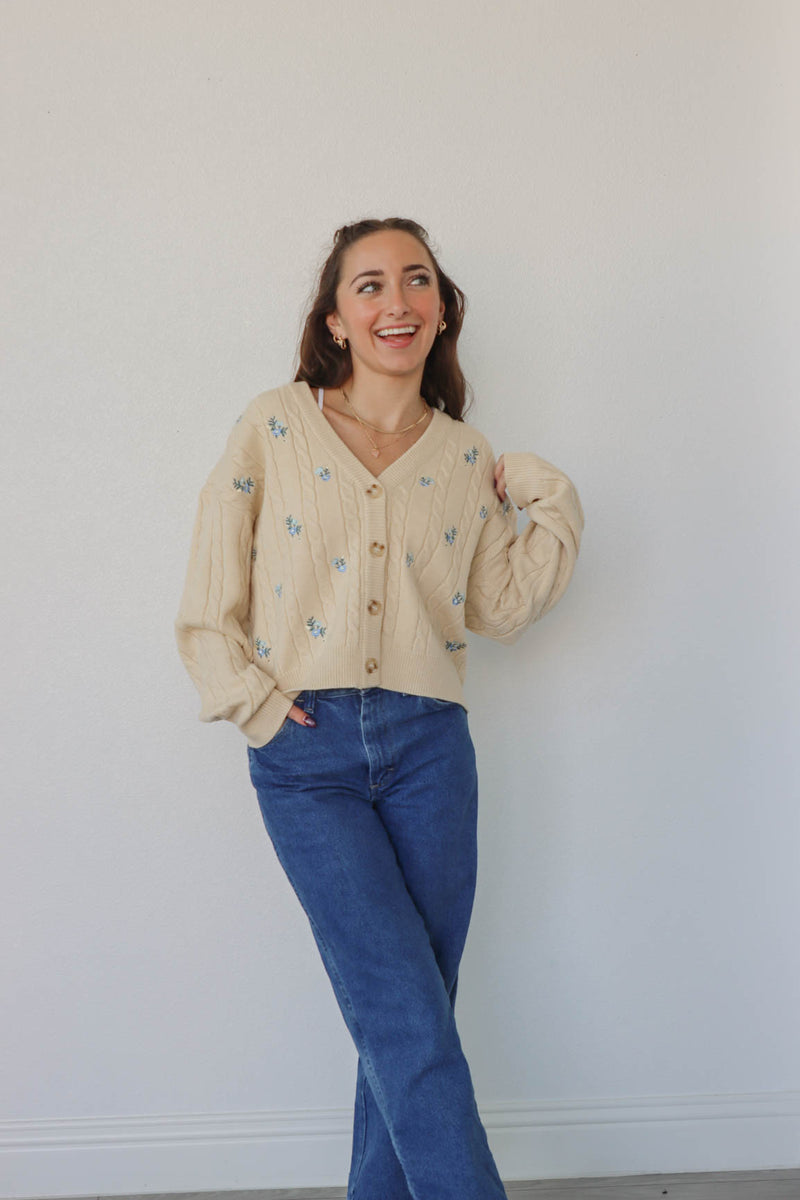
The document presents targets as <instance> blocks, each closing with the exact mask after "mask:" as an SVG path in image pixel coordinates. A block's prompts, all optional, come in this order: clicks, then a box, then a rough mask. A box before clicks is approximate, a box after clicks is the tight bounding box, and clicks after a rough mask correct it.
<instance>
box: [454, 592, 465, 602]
mask: <svg viewBox="0 0 800 1200" xmlns="http://www.w3.org/2000/svg"><path fill="white" fill-rule="evenodd" d="M464 600H465V596H464V593H463V592H456V594H455V596H453V604H463V603H464Z"/></svg>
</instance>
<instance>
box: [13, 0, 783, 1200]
mask: <svg viewBox="0 0 800 1200" xmlns="http://www.w3.org/2000/svg"><path fill="white" fill-rule="evenodd" d="M0 24H1V25H2V30H0V32H2V39H0V40H2V43H3V51H2V53H3V56H4V61H3V63H2V76H3V78H4V81H5V84H6V85H7V92H8V99H7V102H6V104H5V105H4V115H3V123H4V146H5V149H4V152H3V153H4V160H5V162H6V164H7V166H8V167H9V168H10V170H9V172H8V174H9V177H10V188H9V192H8V201H7V221H6V245H5V248H4V249H3V260H4V264H5V268H6V271H7V272H8V273H9V275H10V283H11V286H10V288H8V289H7V290H6V294H5V299H4V301H3V305H4V311H3V313H2V325H3V330H4V341H5V342H6V354H5V361H6V366H5V372H6V374H5V377H4V379H3V381H2V404H3V437H2V443H3V450H4V454H5V456H6V459H7V461H6V463H5V474H4V479H5V480H6V485H5V491H4V495H5V500H4V509H5V519H4V521H3V541H4V552H3V562H4V565H5V568H6V570H5V571H4V575H5V582H4V588H3V591H4V613H5V616H4V621H3V625H4V630H5V633H6V637H7V646H6V649H5V650H4V655H3V666H4V671H3V673H4V679H5V685H4V688H3V693H4V700H3V707H4V712H3V715H2V724H3V737H2V741H3V743H4V749H3V755H4V759H3V768H2V780H3V788H4V793H5V796H4V804H3V814H4V831H3V836H2V860H0V879H2V889H3V893H4V895H3V897H2V902H3V912H4V914H5V919H4V921H3V935H2V936H3V938H4V940H5V942H6V945H5V946H4V947H3V948H2V963H3V967H4V971H6V972H7V986H6V987H5V988H4V993H5V998H4V1004H5V1006H6V1007H5V1012H4V1014H3V1015H2V1019H1V1020H0V1038H2V1040H3V1042H5V1043H6V1045H5V1046H4V1047H3V1048H2V1057H3V1061H4V1062H5V1063H6V1064H7V1066H6V1069H5V1070H4V1071H3V1073H2V1083H0V1088H2V1093H1V1095H0V1115H2V1117H3V1118H4V1119H3V1120H2V1121H0V1143H2V1149H3V1150H4V1153H0V1178H4V1183H3V1185H2V1187H0V1191H2V1193H3V1194H4V1195H15V1196H32V1195H39V1196H42V1195H53V1196H55V1195H70V1194H88V1193H92V1194H100V1193H102V1192H111V1191H113V1192H116V1193H121V1192H126V1191H127V1192H146V1191H151V1192H163V1191H168V1190H176V1191H177V1190H191V1189H206V1188H212V1187H217V1188H223V1187H249V1188H257V1187H277V1186H289V1185H295V1186H301V1185H309V1184H313V1183H318V1184H329V1185H334V1184H342V1183H344V1181H345V1178H346V1173H347V1164H348V1161H349V1137H350V1106H351V1102H352V1095H353V1088H354V1082H355V1065H356V1058H355V1050H354V1048H353V1047H352V1044H351V1043H350V1041H349V1037H348V1035H347V1032H346V1029H345V1027H344V1023H343V1021H342V1020H341V1017H340V1015H339V1011H338V1009H337V1007H336V1004H335V1000H334V997H333V992H332V990H331V988H330V985H329V983H328V981H327V977H326V976H325V974H324V971H323V968H322V965H321V963H320V961H319V959H318V956H317V952H316V947H315V945H314V943H313V939H312V937H311V934H310V931H309V929H308V927H307V924H306V920H305V917H304V915H303V914H302V911H301V910H300V907H299V905H298V903H297V901H296V900H295V898H294V894H293V893H292V892H291V889H290V887H289V884H288V882H287V881H286V879H285V877H284V875H283V873H282V871H281V869H280V867H279V865H278V863H277V859H276V858H275V855H274V852H273V850H272V847H271V844H270V843H269V841H268V839H267V836H266V833H265V832H264V829H263V826H262V823H261V819H260V814H259V812H258V808H257V803H256V798H255V793H254V791H253V790H252V787H251V784H250V781H249V776H248V772H247V762H246V755H245V752H244V749H245V748H244V741H243V739H242V737H241V735H240V734H239V732H238V731H237V730H235V729H234V728H233V727H232V726H227V725H216V726H208V725H203V724H201V723H200V722H199V721H198V720H197V715H196V714H197V709H198V701H197V697H196V694H195V693H194V690H193V688H192V685H191V683H190V681H189V679H188V676H186V674H185V672H184V670H183V667H182V665H181V663H180V660H179V659H178V655H177V651H176V649H175V645H174V641H173V631H172V622H173V619H174V615H175V611H176V608H177V604H178V600H179V596H180V591H181V588H182V584H183V576H184V571H185V566H186V558H187V554H188V549H189V537H190V532H191V523H192V521H193V517H194V508H195V502H196V498H197V493H198V491H199V489H200V487H201V485H202V483H203V481H204V479H205V477H206V475H207V473H208V471H209V470H210V468H211V466H212V465H213V463H214V462H215V461H216V458H217V456H218V454H219V453H220V452H221V449H222V446H223V445H224V441H225V438H226V437H227V433H228V431H229V428H230V425H231V423H232V421H233V420H234V419H235V418H236V416H238V414H239V413H240V412H241V410H242V408H243V407H244V406H245V404H246V403H247V402H248V401H249V400H250V399H251V398H252V397H253V396H254V395H255V394H256V393H258V392H259V391H262V390H263V389H265V388H267V387H272V386H276V385H277V384H279V383H282V382H285V381H287V380H288V379H290V378H291V377H292V375H293V365H294V364H293V355H294V349H295V343H296V338H297V333H298V329H299V326H300V318H301V313H302V309H303V305H304V302H305V300H306V297H307V294H308V291H309V289H310V287H311V285H312V282H313V279H314V274H315V271H316V268H317V266H318V264H319V262H320V261H321V258H322V257H323V255H324V253H325V250H326V247H327V245H328V242H329V239H330V236H331V234H332V232H333V230H334V229H335V228H336V227H337V226H338V225H339V224H341V223H343V222H345V221H348V220H354V219H357V218H359V217H362V216H366V215H390V214H402V215H410V216H413V217H415V218H416V219H417V220H419V221H421V222H422V223H423V224H424V225H426V226H427V227H428V228H429V229H430V231H431V233H432V235H433V237H434V239H435V241H436V243H437V244H438V246H439V248H440V250H441V254H442V259H443V262H444V265H445V267H446V269H448V270H449V271H450V272H451V273H452V275H453V276H454V278H455V279H456V280H457V281H458V282H459V283H460V284H461V286H462V287H463V288H464V289H465V290H466V292H467V295H468V297H469V300H470V309H469V316H468V321H467V324H466V328H465V331H464V335H463V340H462V347H463V362H464V366H465V370H466V372H467V374H468V376H469V378H470V379H471V381H472V383H473V385H474V389H475V395H476V403H475V405H474V406H473V408H472V409H471V410H470V412H469V413H468V414H467V420H469V421H471V422H472V423H473V424H475V425H477V426H478V427H479V428H480V429H482V430H483V432H484V433H486V435H487V436H488V437H489V438H490V441H491V442H492V444H493V447H494V449H495V451H496V453H498V454H499V453H500V452H501V451H503V450H504V449H516V448H520V447H522V448H526V449H530V450H533V451H535V452H537V453H539V454H541V455H543V456H544V457H545V458H547V459H549V460H551V461H553V462H556V463H557V464H558V465H559V466H561V467H562V468H563V469H564V470H565V471H567V473H568V474H570V475H571V477H572V478H573V479H574V480H575V482H576V484H577V486H578V488H579V491H580V494H581V499H582V501H583V505H584V509H585V512H586V531H585V538H584V545H583V550H582V554H581V557H580V560H579V563H578V568H577V571H576V574H575V577H574V579H573V582H572V585H571V587H570V590H569V591H568V593H567V595H566V597H565V598H564V600H563V601H562V602H561V604H560V605H559V607H558V608H557V609H556V610H555V611H554V612H553V613H551V614H550V615H549V616H548V617H546V618H545V620H544V621H543V622H542V623H541V624H540V625H537V626H535V627H534V628H533V629H532V630H531V631H529V633H528V634H527V635H526V637H525V638H524V639H523V640H522V642H520V643H518V645H517V646H516V647H515V648H514V650H513V651H509V649H508V648H504V647H501V646H499V645H496V644H493V643H491V642H486V641H482V640H481V639H479V638H477V637H474V636H472V637H471V641H470V667H469V681H468V693H467V697H468V702H469V704H470V725H471V729H472V733H473V737H474V740H475V743H476V747H477V750H478V755H479V764H480V771H481V780H482V798H481V803H482V810H481V826H480V837H481V850H480V879H479V886H478V894H477V900H476V908H475V913H474V917H473V924H472V928H471V931H470V937H469V940H468V944H467V949H466V953H465V958H464V963H463V968H462V973H461V984H460V990H459V1002H458V1006H457V1007H458V1014H459V1028H460V1030H461V1035H462V1040H463V1043H464V1046H465V1050H466V1052H467V1056H468V1058H469V1060H470V1064H471V1066H472V1070H473V1077H474V1080H475V1085H476V1091H477V1094H478V1101H479V1105H480V1108H481V1112H482V1114H483V1115H484V1118H485V1120H486V1122H487V1127H488V1130H489V1135H490V1140H491V1143H492V1145H493V1147H494V1148H495V1151H496V1153H497V1156H498V1161H499V1165H500V1167H501V1171H502V1173H503V1175H504V1177H505V1178H508V1179H513V1178H524V1177H529V1178H536V1177H547V1176H572V1175H574V1176H578V1175H593V1174H598V1175H602V1174H614V1173H625V1172H648V1171H654V1172H655V1171H667V1170H669V1171H680V1170H687V1171H688V1170H724V1169H742V1168H748V1167H753V1168H756V1167H778V1166H796V1165H798V1164H800V1156H798V1150H797V1147H798V1145H800V1137H799V1136H798V1135H799V1134H800V1120H799V1118H800V1040H799V1039H798V1034H797V1012H798V1010H800V972H799V971H798V955H797V924H798V869H797V866H798V850H797V847H798V835H799V834H800V828H799V825H800V818H799V816H798V813H799V812H800V805H798V797H799V796H800V786H798V785H799V784H800V772H798V737H797V728H798V722H799V720H800V712H799V711H798V695H797V690H798V689H797V678H798V657H799V656H798V637H797V604H798V587H797V584H798V567H797V559H798V553H797V535H798V519H797V513H798V510H799V508H800V494H799V489H798V470H797V450H798V437H797V435H798V424H799V422H798V416H797V413H798V383H799V382H800V380H799V379H798V374H799V372H798V366H800V342H799V341H798V338H797V280H798V269H799V268H800V238H798V227H797V214H798V212H799V211H800V170H799V169H798V154H797V121H798V116H799V115H800V104H799V103H798V100H799V97H798V78H800V72H798V69H797V67H798V36H799V35H800V7H798V5H797V4H796V3H793V2H792V0H749V2H741V0H736V2H734V0H731V2H725V0H691V2H686V0H680V2H677V3H676V2H675V0H662V2H660V3H658V2H653V0H650V2H634V0H604V2H602V3H597V2H595V0H539V2H533V3H530V2H527V3H526V2H522V0H519V2H512V0H500V2H499V3H497V4H494V5H486V4H484V3H477V2H476V0H441V2H438V3H430V2H429V0H428V2H423V0H406V2H405V3H404V4H402V5H400V6H388V7H387V6H385V5H383V6H381V5H378V6H376V5H375V4H374V3H372V0H339V3H338V4H337V5H331V4H329V3H323V2H322V0H299V2H298V0H293V3H292V4H287V3H278V2H277V0H262V2H257V0H224V2H223V0H213V2H212V0H195V2H189V0H166V2H164V0H158V2H156V0H150V2H144V3H142V2H140V3H134V2H132V0H108V2H106V3H101V2H99V0H98V2H83V0H59V2H42V0H5V2H4V3H3V4H2V7H0Z"/></svg>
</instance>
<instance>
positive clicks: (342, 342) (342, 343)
mask: <svg viewBox="0 0 800 1200" xmlns="http://www.w3.org/2000/svg"><path fill="white" fill-rule="evenodd" d="M333 340H334V341H335V342H336V345H337V346H338V347H339V349H340V350H346V349H347V338H343V337H342V336H341V335H340V334H338V333H335V334H334V335H333Z"/></svg>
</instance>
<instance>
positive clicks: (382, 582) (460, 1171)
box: [176, 218, 583, 1200]
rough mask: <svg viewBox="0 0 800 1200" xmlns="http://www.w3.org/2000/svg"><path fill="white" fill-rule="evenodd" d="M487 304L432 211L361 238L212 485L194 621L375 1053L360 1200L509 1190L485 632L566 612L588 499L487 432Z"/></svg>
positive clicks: (220, 701) (356, 1182)
mask: <svg viewBox="0 0 800 1200" xmlns="http://www.w3.org/2000/svg"><path fill="white" fill-rule="evenodd" d="M463 315H464V296H463V293H462V292H461V291H460V289H459V288H457V287H456V285H455V284H454V283H453V282H452V280H450V279H449V278H448V277H447V275H445V274H444V272H443V271H442V269H441V267H440V266H439V264H438V263H437V261H436V258H435V256H434V254H433V252H432V250H431V247H430V245H429V243H428V237H427V234H426V231H425V230H424V229H423V228H422V227H421V226H420V225H418V224H416V223H415V222H414V221H410V220H406V219H401V218H391V219H388V220H383V221H378V220H371V221H361V222H358V223H357V224H354V225H348V226H344V227H343V228H341V229H339V230H338V231H337V233H336V235H335V239H334V244H333V248H332V250H331V253H330V255H329V257H328V259H327V261H326V263H325V265H324V267H323V269H322V272H321V275H320V279H319V286H318V288H317V294H316V298H315V300H314V302H313V306H312V308H311V311H310V313H309V315H308V318H307V320H306V323H305V328H304V332H303V336H302V341H301V347H300V365H299V370H298V372H297V375H296V377H295V380H294V382H293V383H291V384H288V385H286V386H284V387H280V388H275V389H272V390H270V391H267V392H264V393H262V394H261V395H260V396H257V397H256V398H255V399H254V400H253V401H252V402H251V403H250V405H249V407H248V408H247V410H246V411H245V412H244V413H243V414H242V416H241V417H240V418H239V420H238V422H237V423H236V424H235V425H234V427H233V430H232V432H231V434H230V437H229V439H228V445H227V448H226V450H225V453H224V454H223V456H222V458H221V459H220V461H219V463H218V464H217V466H216V467H215V468H214V470H213V471H212V472H211V475H210V476H209V479H208V481H207V483H206V485H205V487H204V488H203V490H202V493H201V497H200V505H199V510H198V514H197V519H196V522H195V528H194V535H193V542H192V551H191V558H190V564H189V569H188V574H187V579H186V586H185V590H184V594H183V599H182V602H181V608H180V612H179V615H178V618H177V621H176V633H177V640H178V646H179V650H180V653H181V656H182V658H183V660H184V662H185V665H186V667H187V669H188V671H189V673H190V675H191V676H192V679H193V680H194V683H195V684H196V686H197V688H198V690H199V692H200V695H201V698H202V708H201V712H200V718H201V720H206V721H215V720H220V719H225V720H230V721H233V722H234V723H235V724H237V725H238V726H239V727H240V729H241V730H242V731H243V733H244V735H245V737H246V739H247V744H248V756H249V764H250V775H251V779H252V782H253V785H254V787H255V789H256V793H257V797H258V802H259V806H260V810H261V814H262V817H263V820H264V824H265V827H266V829H267V832H268V834H269V836H270V838H271V841H272V843H273V845H274V848H275V851H276V853H277V856H278V858H279V860H280V862H281V864H282V866H283V868H284V870H285V872H286V875H287V877H288V879H289V881H290V883H291V885H292V887H293V888H294V890H295V892H296V894H297V896H298V899H299V900H300V903H301V904H302V906H303V908H304V910H305V912H306V914H307V917H308V920H309V922H310V925H311V929H312V931H313V934H314V937H315V939H316V942H317V945H318V947H319V950H320V954H321V956H322V960H323V963H324V966H325V969H326V971H327V973H328V976H329V979H330V982H331V985H332V987H333V990H334V993H335V996H336V999H337V1001H338V1004H339V1007H340V1009H341V1012H342V1015H343V1017H344V1020H345V1022H346V1024H347V1027H348V1029H349V1031H350V1034H351V1036H352V1038H353V1041H354V1043H355V1045H356V1048H357V1050H358V1055H359V1060H358V1073H357V1081H356V1101H355V1114H354V1128H353V1146H352V1162H351V1167H350V1178H349V1184H348V1192H347V1195H348V1200H410V1198H412V1197H413V1200H449V1198H451V1197H452V1200H456V1198H457V1200H496V1198H498V1197H503V1196H505V1191H504V1189H503V1185H502V1182H501V1180H500V1176H499V1174H498V1171H497V1167H496V1165H495V1162H494V1159H493V1157H492V1154H491V1151H490V1149H489V1145H488V1142H487V1139H486V1133H485V1130H484V1128H483V1125H482V1124H481V1121H480V1117H479V1115H478V1110H477V1107H476V1103H475V1096H474V1091H473V1086H472V1080H471V1076H470V1072H469V1067H468V1065H467V1062H466V1059H465V1057H464V1054H463V1051H462V1048H461V1043H460V1040H459V1036H458V1032H457V1029H456V1025H455V1018H454V1004H455V997H456V986H457V976H458V967H459V962H460V959H461V954H462V951H463V948H464V944H465V940H466V936H467V929H468V925H469V921H470V915H471V911H472V904H473V897H474V892H475V884H476V866H477V841H476V834H477V799H478V782H477V775H476V767H475V752H474V748H473V744H472V740H471V736H470V732H469V727H468V721H467V708H466V704H465V702H464V697H463V692H462V684H463V681H464V676H465V670H466V649H467V646H466V642H465V641H464V638H463V635H464V631H465V629H467V628H468V629H470V630H472V631H474V632H476V633H480V634H484V635H486V636H488V637H491V638H494V639H496V640H498V641H501V642H505V643H511V642H513V641H516V639H517V638H518V637H519V636H520V634H521V633H522V631H523V630H524V629H525V628H526V627H527V626H528V625H529V624H531V622H533V621H535V620H537V619H538V618H540V617H541V616H543V615H544V614H545V613H546V612H547V611H548V610H549V609H550V608H552V607H553V605H554V604H555V603H556V602H557V601H558V599H559V598H560V596H561V595H563V593H564V591H565V589H566V587H567V584H568V582H569V580H570V577H571V575H572V571H573V568H574V565H575V560H576V556H577V553H578V547H579V543H580V537H581V533H582V529H583V512H582V509H581V504H580V501H579V499H578V496H577V493H576V492H575V489H574V487H573V485H572V484H571V482H570V481H569V479H568V478H567V477H566V476H565V475H564V474H563V473H562V472H561V471H559V470H558V469H557V468H556V467H554V466H552V465H551V464H550V463H548V462H546V461H545V460H544V459H541V458H539V457H538V456H537V455H535V454H533V453H529V452H524V451H518V452H515V453H509V454H506V455H501V457H500V459H499V460H497V462H495V461H494V456H493V454H492V449H491V446H490V444H489V443H488V441H487V440H486V438H485V437H484V436H483V435H482V434H481V433H480V432H479V431H478V430H477V429H475V428H473V427H472V426H470V425H468V424H466V423H465V422H464V420H463V415H462V414H463V409H464V402H465V381H464V378H463V375H462V373H461V370H460V368H459V365H458V358H457V353H456V345H457V340H458V335H459V332H460V330H461V324H462V320H463ZM507 495H510V496H511V499H512V500H513V501H514V504H516V505H517V506H518V507H520V508H521V507H525V508H526V509H527V512H528V514H529V516H530V521H529V523H528V524H527V525H526V527H525V529H524V530H523V532H522V533H521V534H520V535H519V536H517V534H516V512H515V510H514V507H513V504H512V503H511V500H509V499H508V498H507Z"/></svg>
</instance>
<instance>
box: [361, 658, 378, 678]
mask: <svg viewBox="0 0 800 1200" xmlns="http://www.w3.org/2000/svg"><path fill="white" fill-rule="evenodd" d="M364 666H365V667H366V668H367V672H368V674H370V675H371V674H372V672H373V671H377V669H378V662H377V659H374V658H368V659H367V661H366V662H365V663H364Z"/></svg>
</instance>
